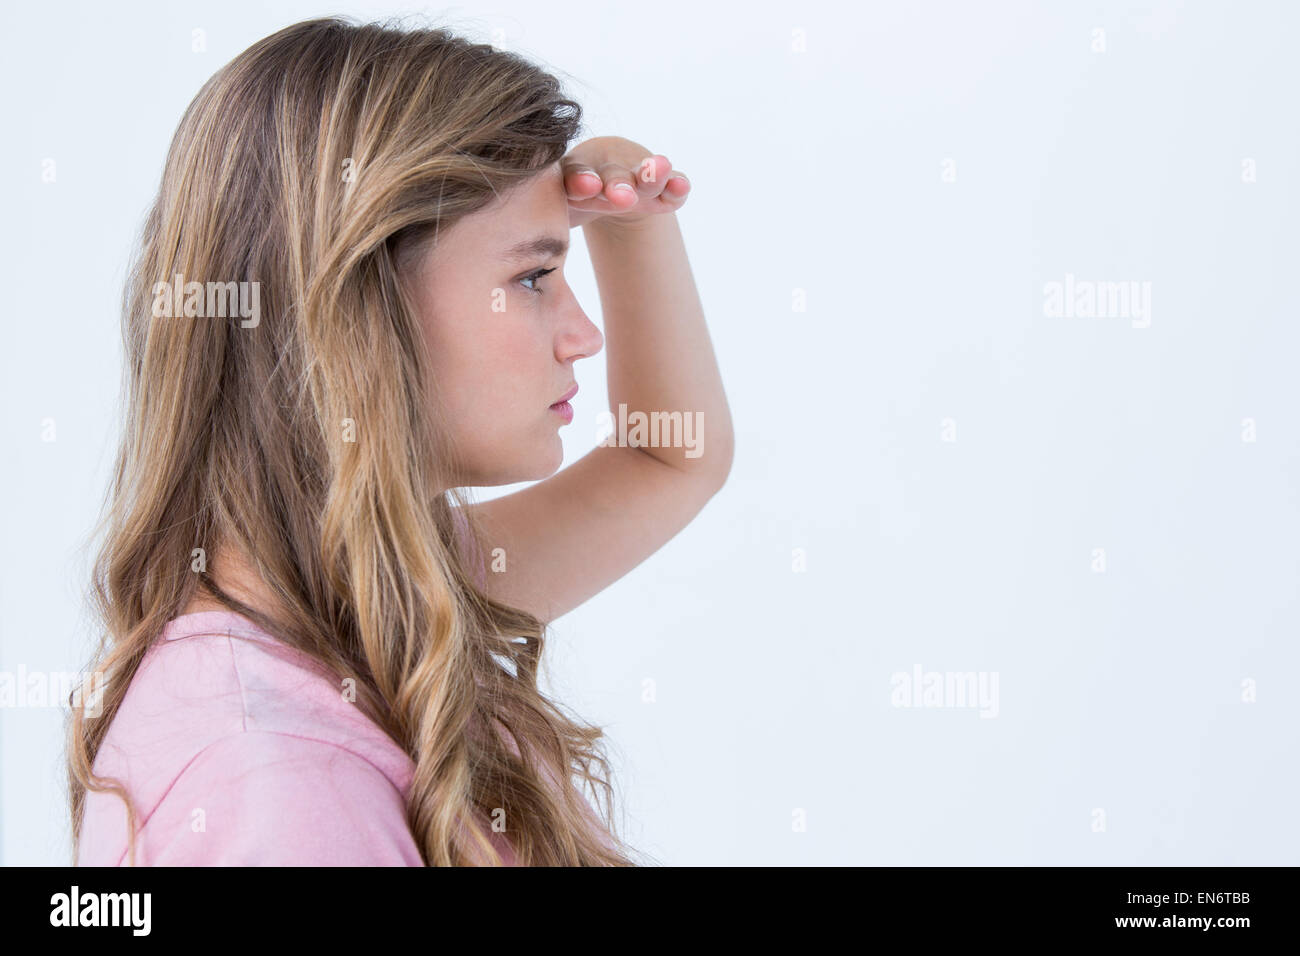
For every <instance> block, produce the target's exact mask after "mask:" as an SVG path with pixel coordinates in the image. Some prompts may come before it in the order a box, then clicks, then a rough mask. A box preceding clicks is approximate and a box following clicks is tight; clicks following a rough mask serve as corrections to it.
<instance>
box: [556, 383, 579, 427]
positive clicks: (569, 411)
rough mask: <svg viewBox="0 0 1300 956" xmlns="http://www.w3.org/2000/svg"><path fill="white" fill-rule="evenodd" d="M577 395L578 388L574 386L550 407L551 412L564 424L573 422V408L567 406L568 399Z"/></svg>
mask: <svg viewBox="0 0 1300 956" xmlns="http://www.w3.org/2000/svg"><path fill="white" fill-rule="evenodd" d="M577 394H578V386H577V385H574V386H573V387H572V388H570V389H569V390H568V391H567V392H565V393H564V395H563V396H562V397H561V398H560V400H559V401H558V402H555V403H554V404H552V405H551V411H553V412H555V413H556V414H558V415H559V416H560V417H561V418H563V419H564V421H565V422H566V423H568V422H571V421H573V406H572V405H570V404H569V399H571V398H573V396H574V395H577Z"/></svg>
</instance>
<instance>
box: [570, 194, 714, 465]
mask: <svg viewBox="0 0 1300 956" xmlns="http://www.w3.org/2000/svg"><path fill="white" fill-rule="evenodd" d="M582 230H583V235H584V237H585V239H586V243H587V250H588V254H589V255H590V256H591V261H592V264H593V266H594V267H595V271H596V285H597V287H598V289H599V290H600V306H601V312H602V315H603V317H604V326H605V348H606V359H605V361H606V366H607V369H608V384H609V403H610V412H611V414H612V416H613V427H614V435H613V436H611V438H610V439H608V441H609V442H610V443H614V442H616V441H617V442H618V443H620V444H623V443H626V444H628V445H639V446H640V450H641V451H643V452H645V453H646V454H648V455H651V456H653V457H655V458H657V459H658V460H660V461H662V462H663V463H665V464H667V465H670V466H672V467H673V468H676V469H678V470H679V471H683V472H687V473H691V474H695V475H699V476H700V477H702V478H716V479H718V480H721V479H722V478H725V476H726V474H727V472H728V471H729V470H730V467H731V455H732V445H733V436H732V427H731V412H730V410H729V409H728V407H727V397H726V394H725V393H724V391H723V388H722V376H721V374H720V372H719V371H718V363H717V359H716V357H715V356H714V354H713V345H712V342H711V341H710V339H709V330H708V327H707V325H706V324H705V321H704V309H703V307H702V306H701V304H700V297H699V293H698V291H697V290H696V288H695V280H694V278H693V277H692V275H691V267H690V262H689V261H688V260H687V257H686V245H685V242H684V241H683V239H682V232H681V228H680V225H679V223H678V221H677V215H676V213H671V214H667V215H656V216H650V217H647V218H645V219H640V220H636V221H633V222H625V221H620V220H618V219H616V218H613V217H606V218H601V219H595V220H593V221H591V222H589V223H586V224H584V225H583V226H582ZM620 438H622V439H623V440H620Z"/></svg>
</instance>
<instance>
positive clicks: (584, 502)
mask: <svg viewBox="0 0 1300 956" xmlns="http://www.w3.org/2000/svg"><path fill="white" fill-rule="evenodd" d="M621 186H626V187H630V188H627V189H623V188H620V187H621ZM689 190H690V185H689V183H688V182H687V181H686V180H685V178H684V177H681V176H680V174H678V173H677V172H676V171H675V170H673V169H672V164H671V163H670V162H669V161H668V159H667V157H665V156H662V155H660V154H652V153H651V152H650V151H649V150H647V149H645V148H644V147H642V146H640V145H639V144H637V143H634V142H632V141H630V140H627V139H623V138H621V137H613V136H603V137H596V138H594V139H589V140H586V141H585V142H583V143H581V144H579V145H578V146H576V147H575V148H574V149H572V150H571V151H570V152H569V153H568V154H567V155H566V156H565V157H564V158H563V159H562V160H560V162H559V163H557V164H556V165H555V166H554V167H552V168H551V169H549V170H547V171H546V172H544V173H541V174H539V175H538V176H536V177H534V178H533V179H532V180H530V181H529V182H528V183H526V184H525V185H524V186H523V187H521V188H520V189H518V190H516V191H514V192H512V193H510V194H508V195H506V196H503V197H500V198H499V199H498V200H497V201H496V202H495V203H494V204H493V205H492V206H489V207H487V208H486V209H483V210H480V211H479V212H476V213H474V214H473V215H472V216H469V217H467V218H466V219H464V220H462V221H460V222H458V223H457V224H456V225H455V226H453V227H452V228H450V229H448V230H446V231H445V232H443V233H442V234H441V235H440V236H439V237H438V242H437V244H436V245H435V247H434V248H433V250H432V251H431V253H430V254H429V255H428V257H427V258H426V260H425V261H424V262H422V263H420V264H419V267H418V269H417V273H416V276H415V280H414V291H415V292H416V298H417V301H418V302H419V307H420V311H421V318H422V321H423V323H424V326H425V330H426V342H427V344H428V345H429V346H430V348H429V355H430V362H431V368H432V370H433V380H434V381H435V382H437V383H438V385H437V394H436V395H433V396H430V401H431V402H434V403H436V404H437V405H438V408H439V411H440V413H441V418H442V420H443V421H444V422H446V423H447V427H448V428H449V429H450V430H451V438H452V440H453V441H454V442H455V444H456V447H457V450H458V451H459V452H460V455H461V458H462V461H463V462H464V465H463V473H462V474H459V475H457V476H456V479H457V480H456V482H455V486H456V487H466V486H489V485H500V484H509V483H513V482H519V481H534V480H535V481H536V483H535V484H533V485H530V486H529V487H527V488H525V489H523V490H522V491H518V492H515V493H513V494H510V495H506V496H504V497H500V498H496V499H493V500H491V501H486V502H481V503H478V504H475V505H472V506H470V510H471V511H473V512H474V513H475V516H476V517H477V518H478V519H479V520H480V522H481V523H482V526H483V528H484V531H485V536H486V540H485V541H484V542H483V544H484V546H485V548H486V550H487V551H488V552H489V553H490V552H492V550H493V549H496V548H501V549H504V555H505V559H506V569H505V571H504V572H499V573H489V574H488V576H487V584H486V591H487V593H488V594H489V595H490V596H491V597H493V598H495V599H496V600H499V601H502V602H504V603H507V604H511V605H514V606H515V607H520V608H523V609H525V610H527V611H529V612H531V613H532V614H534V615H536V616H537V617H538V618H540V619H541V620H543V621H548V622H549V621H552V620H554V619H555V618H557V617H559V616H561V615H563V614H565V613H566V612H568V611H570V610H572V609H573V608H575V607H577V606H578V605H580V604H582V603H583V602H585V601H587V600H588V599H590V598H591V597H592V596H594V595H595V594H597V593H599V592H600V591H602V590H604V589H605V588H606V587H608V586H609V585H610V584H612V583H613V582H614V581H616V580H618V579H619V578H621V577H622V576H623V575H625V574H627V573H628V572H629V571H631V570H632V569H633V568H635V567H636V566H637V565H639V564H640V563H641V562H642V561H644V560H645V559H646V558H648V557H649V556H650V555H652V554H654V552H655V551H657V550H658V549H659V548H661V547H662V546H663V545H664V544H665V543H667V542H668V541H669V540H670V539H671V538H672V537H673V536H674V535H676V534H677V533H678V532H679V531H681V530H682V528H684V527H685V526H686V525H687V524H688V523H689V522H690V521H691V519H692V518H694V517H695V515H696V514H697V513H698V512H699V511H700V509H701V508H703V507H704V505H705V504H706V503H707V502H708V500H709V499H710V498H711V497H712V496H713V495H714V494H715V493H716V492H717V491H718V489H719V488H721V487H722V485H723V483H724V482H725V481H726V478H727V474H728V472H729V471H730V468H731V459H732V444H733V437H732V425H731V416H730V412H729V409H728V407H727V401H726V396H725V394H724V392H723V387H722V378H721V375H720V373H719V371H718V367H717V362H716V360H715V358H714V354H713V349H712V345H711V343H710V340H709V334H708V329H707V326H706V324H705V320H704V314H703V308H702V306H701V303H700V300H699V295H698V293H697V291H696V287H695V282H694V279H693V278H692V276H691V270H690V264H689V262H688V260H687V256H686V249H685V245H684V242H683V239H682V234H681V230H680V228H679V225H678V222H677V217H676V215H675V213H676V210H677V209H679V208H680V207H681V205H682V203H683V202H684V201H685V199H686V196H687V195H688V193H689ZM578 226H580V227H581V228H582V230H583V234H584V238H585V240H586V245H587V249H588V253H589V255H590V257H591V261H592V264H593V266H594V269H595V273H596V281H597V286H598V288H599V291H600V301H601V309H602V315H603V318H604V324H605V333H604V335H603V336H602V334H601V332H600V330H599V329H598V328H597V327H596V326H595V325H594V324H592V322H591V320H590V319H589V318H588V317H587V315H586V313H585V312H583V310H582V308H581V306H579V305H578V302H577V300H576V299H575V298H574V296H573V293H572V291H571V290H570V289H569V287H568V285H567V283H566V282H565V280H564V273H563V266H564V261H565V257H566V255H567V251H568V250H567V240H568V233H569V231H570V230H571V229H572V228H574V227H578ZM547 237H549V238H550V239H552V240H555V241H554V242H553V243H552V246H553V248H551V249H545V248H542V249H539V250H536V251H533V252H532V253H530V254H528V255H527V256H525V257H523V258H519V259H513V260H512V259H508V258H506V256H505V253H506V252H507V250H509V249H510V248H511V247H514V246H516V245H518V244H519V243H521V242H525V241H529V240H533V239H536V238H547ZM542 269H554V270H555V271H553V272H551V273H550V274H548V275H545V276H540V277H538V276H535V274H536V273H537V272H538V271H539V270H542ZM603 346H604V347H607V351H606V365H607V379H608V399H609V408H610V410H611V411H613V412H614V413H615V414H617V410H618V408H619V406H620V405H626V406H627V408H628V409H630V410H641V411H644V412H646V413H649V412H652V411H679V412H682V413H684V414H694V413H696V412H698V413H699V419H698V420H699V421H701V422H702V424H703V431H702V439H703V440H702V442H701V443H700V448H702V450H703V453H702V454H700V455H698V457H690V456H688V455H687V454H686V449H685V448H683V447H652V446H642V447H632V446H627V445H624V446H615V445H611V446H599V447H596V448H594V449H593V450H592V451H591V452H589V453H588V454H587V455H585V456H584V457H583V458H581V459H579V460H578V461H577V462H575V463H574V464H572V465H571V466H569V467H568V468H565V469H563V470H562V471H558V472H557V469H558V468H559V466H560V464H561V463H562V460H563V446H562V444H561V441H560V436H559V429H560V428H561V427H563V426H564V425H565V424H566V422H565V420H564V418H563V417H562V415H561V414H560V413H559V412H557V411H556V409H555V408H553V407H551V406H552V404H553V403H555V402H557V400H559V399H560V398H562V397H563V396H565V394H566V393H567V392H568V391H570V390H571V386H572V385H574V384H575V383H577V381H578V376H577V374H576V371H575V367H574V366H575V363H576V362H577V360H578V359H581V358H589V357H591V356H594V355H596V354H597V353H598V352H599V351H600V350H601V348H602V347H603ZM548 476H549V477H548ZM218 562H219V563H220V569H219V570H218V568H217V563H218ZM211 573H212V574H213V576H214V577H215V578H216V580H217V582H218V584H219V585H220V586H221V587H222V588H223V589H224V590H226V591H227V592H228V593H230V594H231V595H232V596H234V597H237V598H239V599H240V600H241V601H244V602H245V603H247V604H250V605H251V606H253V607H257V608H267V607H270V606H272V605H271V603H270V597H271V596H270V594H269V593H268V592H267V591H266V589H265V586H264V585H263V584H262V582H261V581H260V580H259V578H258V576H257V574H256V572H255V571H254V570H253V566H252V564H251V563H250V562H249V560H248V558H247V556H246V555H242V554H237V553H233V552H231V553H226V554H221V555H219V556H218V557H217V559H215V560H214V562H213V565H212V568H211ZM219 609H220V606H219V605H216V604H215V603H214V602H212V601H210V600H209V599H207V598H204V597H202V596H199V597H197V598H196V599H195V600H194V601H193V602H191V603H190V605H188V606H187V607H186V610H185V611H184V612H183V613H191V612H192V611H196V610H219Z"/></svg>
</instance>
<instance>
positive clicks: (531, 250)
mask: <svg viewBox="0 0 1300 956" xmlns="http://www.w3.org/2000/svg"><path fill="white" fill-rule="evenodd" d="M568 251H569V240H568V239H567V238H563V239H562V238H559V237H558V236H538V237H537V238H535V239H525V240H524V241H523V242H520V243H516V244H515V245H513V246H511V247H510V248H509V249H507V250H506V251H505V252H503V253H502V254H501V258H502V259H505V260H506V261H507V262H519V261H522V260H525V259H536V258H538V257H541V258H552V257H554V256H562V255H564V254H565V253H566V252H568Z"/></svg>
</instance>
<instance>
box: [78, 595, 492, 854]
mask: <svg viewBox="0 0 1300 956" xmlns="http://www.w3.org/2000/svg"><path fill="white" fill-rule="evenodd" d="M231 635H239V637H246V638H251V639H252V641H253V643H249V642H248V641H244V640H240V639H239V637H232V636H231ZM305 661H306V658H304V657H302V656H301V655H299V654H298V652H296V651H294V650H293V649H291V648H289V647H288V646H287V645H285V644H283V643H281V642H279V641H277V640H276V639H274V638H272V637H270V636H269V635H267V634H266V632H265V631H262V630H261V629H259V628H258V627H257V626H256V625H254V624H253V622H251V621H249V620H248V619H247V618H245V617H243V616H241V615H238V614H234V613H230V612H227V611H200V612H198V613H195V614H184V615H181V616H180V617H177V618H175V619H173V620H172V621H170V622H169V623H168V624H167V626H166V628H164V630H163V633H162V635H161V636H160V638H159V640H158V641H157V642H156V643H155V644H154V645H153V646H152V647H151V648H150V649H149V651H148V652H147V654H146V656H145V658H144V660H143V661H142V663H141V664H140V668H139V670H138V671H137V672H136V675H135V677H134V678H133V680H132V681H131V686H130V688H129V689H128V690H127V694H126V697H125V699H124V700H123V701H122V706H121V707H120V708H119V710H118V713H117V715H116V716H115V718H114V720H113V724H112V726H111V727H110V728H109V732H108V735H107V737H106V738H105V740H104V743H103V745H102V746H101V748H100V752H99V754H98V755H97V757H96V759H95V772H96V773H99V774H103V775H106V776H110V777H116V778H117V779H119V780H122V781H123V782H124V783H126V784H127V787H128V790H129V791H130V793H131V795H132V798H133V802H134V804H135V807H136V812H137V814H138V818H137V826H138V827H139V830H138V836H137V842H136V864H137V865H138V866H422V865H423V862H422V861H421V859H420V853H419V850H418V849H417V848H416V845H415V840H414V838H413V837H412V836H411V833H410V830H409V829H408V827H407V824H406V812H405V808H404V803H403V800H404V798H405V795H406V792H407V789H408V788H409V786H410V783H411V777H412V774H413V773H414V769H415V768H414V764H413V762H412V761H411V759H410V758H409V757H408V756H407V755H406V754H405V753H404V752H403V751H402V749H401V748H400V747H398V746H397V745H396V744H395V743H394V742H393V741H392V739H391V738H390V737H388V735H387V734H386V733H384V732H383V731H382V730H381V729H380V728H379V727H378V726H376V725H375V724H374V723H373V722H372V721H371V720H370V719H369V718H367V717H366V716H365V715H364V714H362V713H361V711H360V710H358V709H357V708H356V707H355V706H354V705H353V704H352V703H350V702H349V701H347V700H346V699H345V698H344V695H343V691H342V689H341V688H338V687H336V686H335V685H334V684H333V683H331V682H330V681H329V679H327V678H326V677H324V676H321V675H320V674H319V673H318V672H315V671H312V670H310V669H308V667H307V666H305ZM485 833H486V834H487V836H488V838H489V839H490V840H491V841H492V842H493V844H494V845H495V846H496V847H497V848H498V850H499V852H501V854H502V856H503V859H504V862H505V863H506V864H507V865H513V864H514V863H515V855H514V852H513V850H512V849H511V848H510V844H509V843H508V842H507V841H506V840H505V838H504V834H500V833H493V832H491V831H490V830H489V829H487V828H486V827H485ZM126 836H127V831H126V808H125V806H124V805H123V803H122V801H121V800H120V799H119V798H118V797H117V796H115V795H114V794H111V793H95V792H88V793H87V794H86V807H85V817H84V820H83V823H82V831H81V844H80V850H79V853H78V855H77V865H78V866H125V865H127V863H128V862H129V860H128V856H127V844H126Z"/></svg>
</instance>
